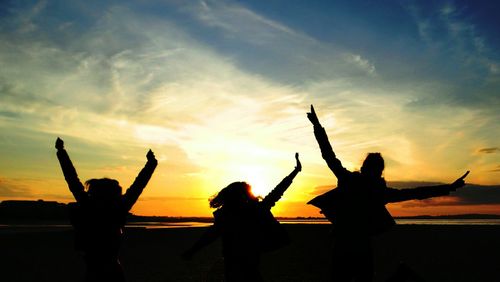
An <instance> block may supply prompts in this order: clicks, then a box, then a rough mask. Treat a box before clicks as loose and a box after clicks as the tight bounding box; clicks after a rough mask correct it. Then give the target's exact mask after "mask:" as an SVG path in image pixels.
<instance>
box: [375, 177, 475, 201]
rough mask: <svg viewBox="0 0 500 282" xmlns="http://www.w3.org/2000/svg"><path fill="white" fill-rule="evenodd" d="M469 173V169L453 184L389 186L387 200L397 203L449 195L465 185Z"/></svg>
mask: <svg viewBox="0 0 500 282" xmlns="http://www.w3.org/2000/svg"><path fill="white" fill-rule="evenodd" d="M468 174H469V171H467V172H466V173H465V174H464V175H462V176H461V177H460V178H458V179H457V180H455V181H454V182H453V183H451V184H443V185H435V186H425V187H417V188H410V189H402V190H398V189H393V188H387V191H386V195H385V202H386V203H396V202H402V201H408V200H423V199H428V198H432V197H439V196H446V195H449V194H450V192H452V191H455V190H456V189H458V188H461V187H463V186H464V185H465V182H464V179H465V177H467V175H468Z"/></svg>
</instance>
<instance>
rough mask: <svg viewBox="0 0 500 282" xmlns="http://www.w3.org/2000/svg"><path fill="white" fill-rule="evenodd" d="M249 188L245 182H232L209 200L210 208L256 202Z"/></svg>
mask: <svg viewBox="0 0 500 282" xmlns="http://www.w3.org/2000/svg"><path fill="white" fill-rule="evenodd" d="M251 188H252V187H251V186H250V185H249V184H248V183H246V182H233V183H231V184H229V185H228V186H227V187H225V188H223V189H222V190H220V192H219V193H217V195H215V196H214V197H212V198H211V199H210V207H211V208H220V207H222V206H241V205H244V204H246V203H248V202H250V201H257V198H256V197H255V196H254V195H253V194H252V189H251Z"/></svg>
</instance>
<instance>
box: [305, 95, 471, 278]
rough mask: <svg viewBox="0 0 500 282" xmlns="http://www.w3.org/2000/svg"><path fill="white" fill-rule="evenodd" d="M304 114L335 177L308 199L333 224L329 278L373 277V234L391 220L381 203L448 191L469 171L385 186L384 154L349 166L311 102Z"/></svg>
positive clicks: (429, 195) (443, 193)
mask: <svg viewBox="0 0 500 282" xmlns="http://www.w3.org/2000/svg"><path fill="white" fill-rule="evenodd" d="M307 117H308V119H309V120H310V121H311V123H312V124H313V126H314V135H315V137H316V140H317V141H318V144H319V147H320V149H321V154H322V156H323V159H324V160H325V161H326V163H327V165H328V167H329V168H330V170H331V171H332V172H333V173H334V174H335V176H336V177H337V179H338V185H337V188H336V189H333V190H331V191H329V192H327V193H325V194H323V195H320V196H318V197H316V198H314V199H312V200H311V201H310V202H309V203H308V204H312V205H314V206H316V207H318V208H320V209H321V212H322V213H323V214H324V215H325V216H326V217H327V218H328V219H329V220H330V221H331V222H332V224H333V235H334V246H333V250H332V251H333V253H332V269H331V271H332V279H333V281H353V279H354V281H372V279H373V255H372V246H371V237H372V236H373V235H375V234H378V233H380V232H383V231H385V230H387V229H388V228H389V227H391V226H393V225H394V224H395V221H394V219H393V218H392V216H391V215H390V213H389V212H388V211H387V209H386V208H385V205H386V204H387V203H393V202H400V201H406V200H413V199H426V198H430V197H436V196H443V195H448V194H449V193H450V192H451V191H455V190H456V189H457V188H460V187H462V186H464V185H465V183H464V178H465V177H466V176H467V174H468V173H469V172H467V173H465V174H464V175H463V176H462V177H460V178H459V179H457V180H456V181H455V182H453V183H452V184H447V185H438V186H427V187H418V188H413V189H403V190H398V189H393V188H389V187H387V186H386V182H385V180H384V178H383V177H382V173H383V171H384V159H383V158H382V155H381V154H380V153H369V154H368V155H367V157H366V159H365V160H364V162H363V165H362V167H361V171H360V172H357V171H356V172H351V171H349V170H347V169H346V168H344V167H343V166H342V163H341V162H340V160H339V159H337V157H336V156H335V153H334V152H333V149H332V147H331V145H330V142H329V140H328V136H327V135H326V131H325V129H324V128H323V127H322V126H321V124H320V122H319V120H318V117H317V116H316V112H315V111H314V107H313V106H312V105H311V112H310V113H307Z"/></svg>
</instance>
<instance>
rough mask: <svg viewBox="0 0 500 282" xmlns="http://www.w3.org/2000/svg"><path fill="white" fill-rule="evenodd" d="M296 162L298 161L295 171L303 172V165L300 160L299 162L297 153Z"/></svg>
mask: <svg viewBox="0 0 500 282" xmlns="http://www.w3.org/2000/svg"><path fill="white" fill-rule="evenodd" d="M295 160H296V161H297V165H296V166H295V170H297V171H301V170H302V164H301V163H300V160H299V153H295Z"/></svg>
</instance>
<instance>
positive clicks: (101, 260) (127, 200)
mask: <svg viewBox="0 0 500 282" xmlns="http://www.w3.org/2000/svg"><path fill="white" fill-rule="evenodd" d="M55 147H56V149H57V158H58V159H59V164H60V165H61V169H62V172H63V174H64V178H65V179H66V182H67V183H68V187H69V190H70V191H71V193H73V196H74V197H75V200H76V203H73V204H70V205H69V207H70V220H71V223H72V225H73V227H74V229H75V247H76V249H77V250H78V251H80V252H81V253H82V255H83V259H84V261H85V264H86V267H87V270H86V274H85V281H92V282H96V281H125V276H124V274H123V269H122V267H121V265H120V261H119V259H118V253H119V248H120V243H121V239H122V229H123V227H124V225H125V221H126V217H127V215H128V212H129V211H130V209H131V208H132V206H133V205H134V204H135V202H136V201H137V199H138V198H139V196H140V195H141V193H142V191H143V189H144V188H145V187H146V185H147V183H148V181H149V179H150V178H151V176H152V174H153V172H154V170H155V168H156V166H157V164H158V161H157V160H156V158H155V156H154V154H153V152H152V151H151V150H149V151H148V153H147V154H146V158H147V162H146V165H145V166H144V168H143V169H142V170H141V172H140V173H139V175H138V176H137V177H136V179H135V181H134V183H133V184H132V185H131V186H130V188H128V189H127V191H126V192H125V194H123V195H122V188H121V187H120V185H119V183H118V181H116V180H114V179H109V178H100V179H90V180H87V181H86V182H85V186H84V185H83V184H82V183H81V182H80V179H79V178H78V174H77V173H76V169H75V167H74V166H73V163H72V162H71V159H70V158H69V155H68V153H67V152H66V150H65V149H64V142H63V140H62V139H60V138H57V140H56V144H55Z"/></svg>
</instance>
